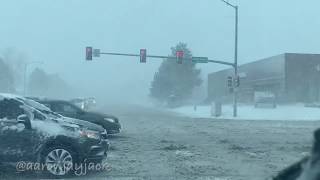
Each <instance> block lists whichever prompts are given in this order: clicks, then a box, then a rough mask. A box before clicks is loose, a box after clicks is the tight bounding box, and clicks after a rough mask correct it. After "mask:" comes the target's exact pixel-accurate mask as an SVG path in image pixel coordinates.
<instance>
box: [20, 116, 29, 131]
mask: <svg viewBox="0 0 320 180" xmlns="http://www.w3.org/2000/svg"><path fill="white" fill-rule="evenodd" d="M17 121H18V123H21V124H23V125H24V126H25V127H26V128H27V129H31V121H30V119H29V117H28V116H27V115H26V114H21V115H19V116H18V117H17Z"/></svg>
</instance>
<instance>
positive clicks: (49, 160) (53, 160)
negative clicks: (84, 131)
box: [42, 147, 76, 177]
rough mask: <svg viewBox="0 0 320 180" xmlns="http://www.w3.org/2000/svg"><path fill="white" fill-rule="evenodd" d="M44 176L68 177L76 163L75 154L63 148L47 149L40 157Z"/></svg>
mask: <svg viewBox="0 0 320 180" xmlns="http://www.w3.org/2000/svg"><path fill="white" fill-rule="evenodd" d="M42 157H43V158H42V163H43V165H44V166H45V170H46V174H49V175H52V176H55V177H64V176H67V175H70V173H71V172H72V170H73V165H74V163H75V162H76V157H75V154H74V153H73V152H72V151H71V150H70V149H69V148H65V147H54V148H49V149H47V150H46V151H45V152H44V153H43V156H42Z"/></svg>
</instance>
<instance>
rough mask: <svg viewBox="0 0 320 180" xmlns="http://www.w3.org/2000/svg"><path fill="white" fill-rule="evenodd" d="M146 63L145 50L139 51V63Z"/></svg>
mask: <svg viewBox="0 0 320 180" xmlns="http://www.w3.org/2000/svg"><path fill="white" fill-rule="evenodd" d="M146 62H147V50H146V49H140V63H146Z"/></svg>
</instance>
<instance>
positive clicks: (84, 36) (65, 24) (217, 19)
mask: <svg viewBox="0 0 320 180" xmlns="http://www.w3.org/2000/svg"><path fill="white" fill-rule="evenodd" d="M230 2H232V3H237V4H238V5H239V6H240V10H239V13H240V14H239V15H240V17H239V23H240V24H239V62H240V63H241V64H242V63H246V62H250V61H253V60H256V59H258V58H264V57H268V56H273V55H276V54H280V53H284V52H303V53H320V45H319V42H320V36H319V32H320V18H319V9H318V7H319V6H320V1H318V0H306V1H302V0H281V1H279V0H258V1H257V0H256V1H253V0H238V1H237V0H233V1H230ZM0 22H1V28H0V39H1V43H0V51H3V50H5V49H6V48H8V47H13V48H16V49H17V50H18V51H21V52H24V53H26V54H27V56H28V60H29V61H32V60H41V61H44V62H45V64H44V65H43V66H42V67H43V68H45V69H46V70H47V71H48V72H51V73H56V72H57V73H59V74H60V75H62V76H63V77H65V79H66V80H67V81H68V82H69V83H71V84H72V85H75V84H78V85H77V86H78V87H79V88H81V89H83V90H85V91H86V92H87V93H98V92H99V93H100V94H108V96H106V97H110V98H111V97H113V98H114V99H117V98H118V97H122V98H124V99H128V100H129V101H130V100H131V101H137V100H141V99H142V98H145V97H146V96H147V94H148V90H149V85H150V81H151V80H152V78H153V74H154V72H155V71H157V68H158V66H159V64H160V61H157V60H151V59H149V60H148V63H147V64H139V60H138V58H123V57H121V58H119V57H111V56H103V57H101V58H100V59H98V60H96V61H93V62H85V61H84V47H85V46H87V45H92V46H94V47H97V48H101V49H102V50H103V51H115V52H130V53H138V52H139V49H140V48H146V49H147V50H148V53H149V54H162V55H167V54H169V53H170V47H171V46H173V45H175V44H176V43H177V42H179V41H182V42H186V43H188V45H189V47H190V48H191V50H192V52H193V54H194V55H195V56H208V57H210V58H215V59H220V60H230V61H232V59H233V40H234V11H233V10H232V9H231V8H230V7H228V6H226V5H225V4H224V3H223V2H221V1H220V0H197V1H196V0H1V6H0ZM198 67H199V68H201V69H202V70H203V76H204V77H205V76H206V75H207V73H209V72H212V71H216V70H219V69H221V68H225V67H224V66H220V65H214V64H206V65H199V66H198ZM89 87H92V88H89ZM127 92H130V93H127Z"/></svg>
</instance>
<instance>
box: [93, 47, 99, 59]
mask: <svg viewBox="0 0 320 180" xmlns="http://www.w3.org/2000/svg"><path fill="white" fill-rule="evenodd" d="M93 57H100V49H93Z"/></svg>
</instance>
